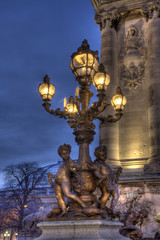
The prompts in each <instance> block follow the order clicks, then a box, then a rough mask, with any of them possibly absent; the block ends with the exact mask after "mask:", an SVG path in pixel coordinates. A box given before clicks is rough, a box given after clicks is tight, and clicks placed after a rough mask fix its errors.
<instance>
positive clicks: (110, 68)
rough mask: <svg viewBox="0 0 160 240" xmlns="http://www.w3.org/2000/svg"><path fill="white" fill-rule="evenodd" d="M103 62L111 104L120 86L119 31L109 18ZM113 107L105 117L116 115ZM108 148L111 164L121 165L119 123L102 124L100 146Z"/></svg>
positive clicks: (103, 39)
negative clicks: (109, 80) (109, 81)
mask: <svg viewBox="0 0 160 240" xmlns="http://www.w3.org/2000/svg"><path fill="white" fill-rule="evenodd" d="M101 27H102V29H101V62H102V63H103V65H104V66H105V69H106V72H107V73H108V74H109V75H110V78H111V83H110V84H109V86H108V89H107V90H106V96H107V101H108V102H110V100H111V98H112V96H113V95H114V94H115V90H116V88H117V86H118V54H117V31H116V29H115V25H114V24H113V19H111V18H107V16H106V19H105V20H104V22H103V24H102V25H101ZM114 114H115V112H114V110H113V107H112V106H111V107H110V109H109V108H107V110H106V111H105V112H104V115H106V116H107V115H114ZM104 142H105V145H106V146H107V148H108V159H109V160H110V164H115V165H119V123H118V122H117V123H106V124H100V144H102V143H104Z"/></svg>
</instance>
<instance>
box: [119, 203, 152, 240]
mask: <svg viewBox="0 0 160 240" xmlns="http://www.w3.org/2000/svg"><path fill="white" fill-rule="evenodd" d="M147 216H148V211H147V210H145V209H142V210H140V211H136V210H135V209H134V200H132V201H131V203H130V206H129V209H128V210H127V211H126V212H125V213H124V215H123V217H122V218H121V219H120V221H121V222H122V223H123V224H124V226H123V227H121V228H120V230H119V232H120V234H121V235H123V236H124V237H128V238H130V239H133V240H138V239H141V238H142V237H143V234H142V232H141V231H140V230H139V229H138V228H137V226H136V225H137V224H138V223H140V225H142V223H143V219H144V218H146V217H147Z"/></svg>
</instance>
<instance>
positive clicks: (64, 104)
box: [63, 97, 67, 108]
mask: <svg viewBox="0 0 160 240" xmlns="http://www.w3.org/2000/svg"><path fill="white" fill-rule="evenodd" d="M66 105H67V98H66V97H65V98H64V103H63V106H64V108H65V107H66Z"/></svg>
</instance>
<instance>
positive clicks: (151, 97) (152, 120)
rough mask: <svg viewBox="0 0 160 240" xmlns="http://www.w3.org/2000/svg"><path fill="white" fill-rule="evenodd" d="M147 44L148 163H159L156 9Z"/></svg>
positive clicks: (159, 40)
mask: <svg viewBox="0 0 160 240" xmlns="http://www.w3.org/2000/svg"><path fill="white" fill-rule="evenodd" d="M147 45H148V56H147V59H148V60H147V71H148V72H147V76H148V119H149V120H148V121H149V146H150V163H156V162H157V163H160V18H159V17H158V11H154V12H153V16H152V18H151V19H149V21H148V26H147ZM156 169H157V168H155V169H154V170H156Z"/></svg>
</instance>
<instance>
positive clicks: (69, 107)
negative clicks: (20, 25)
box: [64, 103, 78, 114]
mask: <svg viewBox="0 0 160 240" xmlns="http://www.w3.org/2000/svg"><path fill="white" fill-rule="evenodd" d="M64 110H65V111H67V112H68V113H73V114H74V113H77V112H78V110H77V106H76V105H75V104H74V103H68V104H67V105H66V107H65V109H64Z"/></svg>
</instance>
